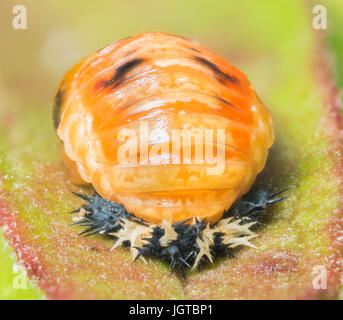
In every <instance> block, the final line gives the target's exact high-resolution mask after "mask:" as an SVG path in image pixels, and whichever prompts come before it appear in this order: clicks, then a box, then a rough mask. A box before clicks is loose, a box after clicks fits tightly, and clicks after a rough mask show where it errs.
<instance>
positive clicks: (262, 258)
mask: <svg viewBox="0 0 343 320" xmlns="http://www.w3.org/2000/svg"><path fill="white" fill-rule="evenodd" d="M308 3H309V2H307V1H299V0H280V1H267V0H262V1H258V2H257V1H252V0H247V1H244V2H238V1H226V0H222V1H215V2H208V1H205V0H199V1H196V2H195V1H189V2H187V1H186V2H185V1H181V0H175V1H173V2H156V1H144V2H142V1H132V2H131V1H130V2H122V1H104V2H103V3H102V5H101V6H99V5H98V4H97V3H95V2H93V1H82V2H81V1H58V2H57V1H52V0H51V1H36V2H35V3H34V4H33V2H30V1H23V4H26V5H27V9H28V12H29V21H28V30H26V31H15V30H13V29H12V28H11V21H10V18H9V17H8V16H10V13H11V5H10V3H1V4H0V8H1V10H0V12H1V17H3V19H0V20H1V23H2V24H3V26H4V27H3V28H1V29H0V30H1V31H0V32H1V35H2V36H3V37H5V38H6V41H7V45H6V46H5V47H4V48H3V49H2V52H1V55H2V59H0V68H1V70H2V73H1V76H0V96H1V108H0V124H1V126H0V128H1V129H0V150H1V151H0V177H1V178H0V179H1V185H0V189H1V193H0V196H1V199H0V214H1V225H2V226H3V231H4V235H5V238H6V240H7V241H8V242H9V243H10V244H11V246H12V248H13V250H14V252H15V253H16V256H17V259H18V260H19V261H20V262H21V263H22V264H23V265H24V266H25V268H26V270H27V272H28V274H29V277H30V278H31V279H33V280H34V282H35V283H37V284H38V286H39V287H40V289H41V291H42V292H44V295H45V296H46V297H47V298H52V299H59V298H67V299H75V298H78V299H82V298H96V299H111V298H112V299H133V298H137V299H148V298H150V299H202V298H208V299H215V298H216V299H228V298H238V299H244V298H250V299H258V298H274V299H275V298H285V299H292V298H320V297H322V298H335V297H337V295H338V287H339V284H340V275H341V272H342V270H341V265H340V261H341V258H342V257H341V253H342V251H341V250H342V240H340V239H341V238H340V237H342V233H341V231H342V212H341V207H342V204H341V197H342V185H341V184H342V180H341V179H342V171H341V163H342V158H341V145H340V143H339V142H338V134H339V130H340V129H341V123H340V118H339V117H338V116H337V114H335V113H334V111H337V110H336V109H332V108H330V106H331V104H332V99H333V98H334V97H333V96H332V95H331V94H330V92H329V91H330V90H329V89H328V88H329V87H330V85H331V84H330V82H329V80H330V78H329V77H325V76H323V75H326V69H325V66H326V61H325V60H324V58H323V56H322V55H321V46H320V44H319V41H318V37H317V36H318V35H317V34H316V32H326V31H316V32H315V31H314V30H313V29H312V21H311V18H312V13H311V9H312V7H311V6H309V5H308ZM327 3H328V6H329V5H330V8H334V7H335V8H342V5H341V4H339V3H338V2H335V1H327ZM330 10H332V9H330ZM157 13H158V14H157ZM10 17H11V16H10ZM142 31H166V32H171V33H176V34H180V35H184V36H188V37H191V38H194V39H197V40H199V41H201V42H202V43H204V44H205V45H206V46H208V47H210V48H211V49H213V50H214V51H217V52H218V53H220V54H222V55H223V56H225V57H226V58H227V59H228V61H230V62H232V63H233V64H235V65H236V66H238V67H239V68H240V69H242V70H243V71H244V72H245V73H246V74H247V75H248V77H249V79H250V80H251V82H252V83H253V84H254V86H255V87H256V90H257V92H258V93H259V94H260V96H261V98H262V100H263V101H264V102H265V104H266V105H267V106H268V107H269V108H270V110H271V111H272V113H273V117H274V120H275V131H276V142H275V145H274V146H273V148H272V150H271V154H270V157H269V159H268V163H267V168H266V172H265V179H266V180H267V181H271V182H273V183H274V184H277V185H278V186H279V187H280V188H282V187H287V188H288V195H289V198H288V199H287V200H285V201H283V202H282V203H280V204H278V205H275V206H274V207H273V209H272V210H270V211H269V216H268V224H267V226H266V227H265V228H263V229H261V230H260V231H259V237H258V238H257V239H256V241H255V242H254V244H255V245H256V246H257V247H258V250H256V249H253V248H249V249H243V250H241V251H240V252H239V253H238V255H237V259H231V260H230V259H222V260H220V261H217V262H216V263H215V264H214V265H210V266H208V267H207V268H205V269H204V270H202V271H201V272H194V273H192V274H190V275H189V276H188V280H187V282H186V283H182V281H181V280H180V279H179V278H178V277H176V276H174V275H170V272H169V269H168V266H167V265H165V264H162V263H160V262H158V261H155V260H148V261H147V263H144V262H143V261H137V262H136V263H135V264H132V263H131V256H130V253H129V252H128V250H127V249H125V248H118V249H116V250H114V251H110V248H111V246H112V244H113V242H112V241H111V240H109V239H106V238H104V237H102V236H93V237H88V238H84V237H80V236H78V235H77V233H78V232H79V231H80V230H81V229H80V228H78V227H70V226H68V224H69V223H71V216H70V214H69V212H70V211H72V210H73V209H75V208H77V207H78V206H80V204H81V202H80V200H79V199H77V198H75V197H74V196H73V195H72V194H71V191H78V192H80V191H81V192H84V190H81V189H80V188H79V187H76V186H74V185H73V184H72V183H71V182H70V181H69V180H68V178H67V176H66V174H65V170H64V168H63V167H62V165H61V162H60V155H59V143H58V141H57V138H56V136H55V133H54V131H53V128H52V121H51V105H52V97H53V95H54V92H55V89H56V87H57V85H58V82H59V80H60V78H61V77H62V75H63V74H64V73H65V72H66V71H67V70H68V69H69V68H70V67H72V65H73V64H74V63H76V62H77V61H78V60H79V59H81V58H82V57H83V56H85V55H87V54H89V53H90V52H92V51H94V50H97V49H99V48H100V47H103V46H104V45H105V44H107V43H110V42H112V41H114V40H117V39H119V38H122V37H125V36H128V35H131V34H135V33H139V32H142ZM335 37H336V38H338V39H340V37H339V36H338V35H336V36H333V39H335ZM331 39H332V38H331ZM337 41H340V40H337ZM332 42H333V43H336V40H332ZM337 46H338V45H337ZM2 257H4V260H2V261H3V262H1V264H0V271H1V272H2V274H3V276H2V277H1V278H0V280H1V281H0V290H2V291H3V292H1V295H0V296H1V297H3V298H32V299H35V298H37V297H41V296H42V295H43V293H37V291H36V289H29V290H28V291H26V292H24V293H19V292H14V291H13V290H12V289H13V288H11V289H10V290H8V291H6V290H5V289H4V288H8V286H9V285H10V284H11V283H12V284H13V281H11V279H12V280H13V272H12V268H11V267H10V266H11V262H10V260H8V259H9V258H8V256H7V252H5V253H1V256H0V258H2ZM316 266H324V267H325V268H326V270H327V272H328V273H327V276H328V278H327V280H328V282H327V284H328V287H327V289H326V290H317V289H315V288H314V287H313V283H312V282H313V280H314V278H315V274H313V271H314V268H315V267H316ZM5 274H7V275H8V276H7V277H6V276H4V275H5Z"/></svg>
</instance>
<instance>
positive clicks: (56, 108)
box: [52, 89, 64, 130]
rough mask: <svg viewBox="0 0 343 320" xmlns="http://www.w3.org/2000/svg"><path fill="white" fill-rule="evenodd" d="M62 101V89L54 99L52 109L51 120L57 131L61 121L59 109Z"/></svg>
mask: <svg viewBox="0 0 343 320" xmlns="http://www.w3.org/2000/svg"><path fill="white" fill-rule="evenodd" d="M63 99H64V91H63V90H62V89H60V90H58V92H57V94H56V97H55V104H54V106H53V109H52V120H53V124H54V128H55V130H57V128H58V126H59V124H60V120H61V107H62V104H63Z"/></svg>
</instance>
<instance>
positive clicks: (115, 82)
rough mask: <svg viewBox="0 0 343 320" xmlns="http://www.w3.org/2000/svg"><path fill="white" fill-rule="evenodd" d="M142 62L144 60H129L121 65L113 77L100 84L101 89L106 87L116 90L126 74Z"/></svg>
mask: <svg viewBox="0 0 343 320" xmlns="http://www.w3.org/2000/svg"><path fill="white" fill-rule="evenodd" d="M143 61H144V59H133V60H130V61H128V62H126V63H124V64H123V65H121V66H119V67H118V68H117V69H116V70H115V72H114V75H113V77H112V78H111V79H110V80H108V81H102V82H101V87H102V88H106V87H112V88H116V87H118V86H119V85H120V84H121V83H123V81H124V79H125V76H126V74H127V73H128V72H129V71H131V70H132V69H134V68H135V67H136V66H138V65H139V64H141V63H142V62H143Z"/></svg>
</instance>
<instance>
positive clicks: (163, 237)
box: [72, 184, 285, 277]
mask: <svg viewBox="0 0 343 320" xmlns="http://www.w3.org/2000/svg"><path fill="white" fill-rule="evenodd" d="M274 189H275V188H269V189H266V188H264V186H263V184H260V185H258V186H256V187H255V188H253V189H252V190H251V191H250V192H249V193H248V194H246V195H245V196H244V197H242V198H241V199H240V200H238V201H236V202H235V203H234V205H233V206H232V207H231V208H230V209H229V210H228V211H227V212H225V213H224V215H223V217H222V219H221V220H220V221H219V222H218V223H216V224H214V225H210V224H208V223H207V222H206V220H198V219H197V218H195V219H193V221H192V223H187V222H190V221H189V220H190V219H188V220H185V221H181V222H177V223H174V224H170V223H168V222H166V221H164V222H163V223H162V225H159V226H157V225H149V223H148V222H145V221H143V220H141V219H138V218H136V217H135V216H134V215H133V214H131V213H129V212H128V211H127V210H126V209H125V207H124V206H123V205H122V204H119V203H116V202H113V201H110V200H106V199H104V198H102V197H101V196H100V195H99V194H97V193H95V194H94V195H93V196H92V197H88V196H85V195H82V194H78V193H74V194H75V195H76V196H78V197H80V198H82V199H84V200H86V201H87V204H85V205H83V206H82V207H81V208H80V209H78V210H75V211H73V213H76V212H78V213H79V216H78V217H76V220H77V221H76V222H75V223H73V224H72V225H75V224H78V225H81V226H85V227H87V229H86V230H84V231H83V232H81V233H80V234H82V235H86V236H89V235H92V234H95V233H101V234H107V235H110V236H113V237H115V238H117V239H118V240H117V244H118V245H119V244H123V243H129V245H131V251H132V252H133V256H134V261H135V260H137V259H138V258H140V257H156V258H158V259H160V260H162V261H165V262H167V263H168V264H169V265H170V268H171V271H172V272H174V270H178V272H179V273H180V274H181V276H182V277H185V270H186V269H189V268H195V267H197V268H200V266H201V265H202V264H204V263H207V262H212V261H213V259H215V258H216V257H218V256H223V255H224V256H229V257H233V248H234V247H236V246H239V245H251V244H250V243H249V240H250V239H251V238H253V237H254V236H255V235H254V234H253V232H252V231H251V228H253V227H254V226H256V225H258V222H259V219H260V217H261V216H263V215H264V214H266V209H267V206H269V205H271V204H273V203H276V202H279V201H281V200H283V199H285V197H279V195H280V194H281V193H283V192H284V191H285V190H280V191H275V190H274ZM232 230H233V231H232ZM237 230H238V231H237ZM130 232H135V235H136V236H135V240H131V243H130V241H129V240H127V239H130V234H129V233H130ZM117 244H116V245H117ZM116 245H115V246H116ZM251 246H252V245H251Z"/></svg>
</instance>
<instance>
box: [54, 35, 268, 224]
mask: <svg viewBox="0 0 343 320" xmlns="http://www.w3.org/2000/svg"><path fill="white" fill-rule="evenodd" d="M142 121H144V122H145V123H147V124H148V130H149V139H148V146H147V149H144V150H148V152H149V156H150V155H151V154H152V151H154V154H155V156H154V157H150V158H149V157H147V156H146V154H142V149H139V148H138V154H137V157H136V159H137V162H136V163H135V162H129V163H126V164H123V163H122V161H120V159H119V157H118V152H119V153H120V150H121V149H120V148H122V147H123V146H124V145H125V144H126V143H128V139H129V138H131V136H129V135H128V136H126V135H125V133H127V132H128V130H131V129H133V130H134V131H135V132H136V133H137V143H138V146H139V143H140V140H139V139H140V137H141V135H142V131H140V130H141V129H140V128H141V124H142ZM54 123H55V127H56V130H57V134H58V136H59V138H60V139H61V141H62V143H63V147H62V154H63V159H64V162H65V164H66V166H67V167H68V168H69V169H70V171H71V173H72V177H73V179H74V181H75V182H76V183H81V182H82V183H91V184H92V185H93V186H94V188H95V190H96V191H97V192H98V193H99V194H100V195H101V196H102V197H104V198H106V199H109V200H113V201H116V202H119V203H122V204H123V205H124V206H125V207H126V209H127V210H128V211H129V212H131V213H133V214H134V215H135V216H137V217H139V218H142V219H145V220H146V221H149V222H151V223H156V224H159V223H161V222H162V220H168V221H170V222H176V221H181V220H185V219H188V218H191V217H199V218H200V219H204V218H207V221H208V222H210V223H215V222H216V221H218V220H219V219H220V218H221V216H222V215H223V213H224V210H227V209H229V208H230V206H231V205H232V203H233V202H234V201H235V200H236V199H237V198H239V197H240V196H242V195H243V194H244V193H246V192H247V191H248V190H249V189H250V187H251V185H252V183H253V182H254V180H255V178H256V175H257V174H258V173H259V172H260V171H261V170H262V169H263V168H264V166H265V162H266V158H267V154H268V149H269V148H270V147H271V145H272V143H273V140H274V135H273V126H272V118H271V115H270V112H269V111H268V109H267V108H266V107H265V106H264V105H263V104H262V102H261V101H260V100H259V98H258V97H257V95H256V93H255V90H254V88H253V87H252V86H251V85H250V83H249V81H248V80H247V78H246V77H245V75H244V74H243V73H242V72H240V71H239V70H238V69H236V68H235V67H233V66H232V65H230V64H229V63H228V62H226V61H225V60H224V59H223V58H221V57H219V56H218V55H216V54H214V53H212V52H211V51H209V50H208V49H206V48H205V47H203V46H201V45H199V44H198V43H195V42H193V41H190V40H187V39H184V38H182V37H177V36H173V35H169V34H165V33H143V34H141V35H138V36H134V37H130V38H127V39H123V40H120V41H118V42H115V43H112V44H110V45H109V46H107V47H105V48H103V49H102V50H100V51H98V52H96V53H94V54H92V55H90V56H89V57H87V58H85V59H84V60H83V61H81V62H80V63H79V64H77V65H76V66H75V67H74V68H73V69H72V70H71V71H69V72H68V73H67V74H66V75H65V77H64V79H63V80H62V83H61V84H60V87H59V90H58V93H57V99H56V105H55V107H54ZM175 129H179V130H182V129H187V130H191V131H192V130H199V129H200V130H201V131H202V132H204V130H206V129H210V130H212V131H213V145H214V155H215V154H216V151H215V150H216V148H215V146H216V139H217V138H216V132H217V129H224V130H225V143H224V145H221V146H220V145H218V150H219V149H220V148H222V150H224V153H225V166H224V169H223V170H222V171H221V172H220V173H219V174H208V172H209V171H208V170H207V169H209V168H212V169H213V168H214V167H215V164H214V163H211V164H210V163H208V162H206V161H204V162H203V163H202V164H201V163H200V164H199V163H195V162H194V161H193V160H194V158H195V147H192V148H191V151H192V152H191V161H190V163H189V162H188V163H186V161H182V159H183V155H182V154H181V156H180V157H181V161H180V162H181V163H173V153H172V148H173V146H172V142H171V139H170V137H172V130H175ZM131 132H132V131H131ZM193 142H194V141H193ZM183 143H186V142H185V140H182V139H181V147H180V149H181V150H182V147H183ZM205 143H206V141H205ZM156 150H157V151H156ZM140 152H141V153H140ZM204 158H205V157H204ZM129 160H130V161H131V160H132V159H131V158H130V159H129ZM141 160H142V161H141ZM163 161H164V162H163Z"/></svg>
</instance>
